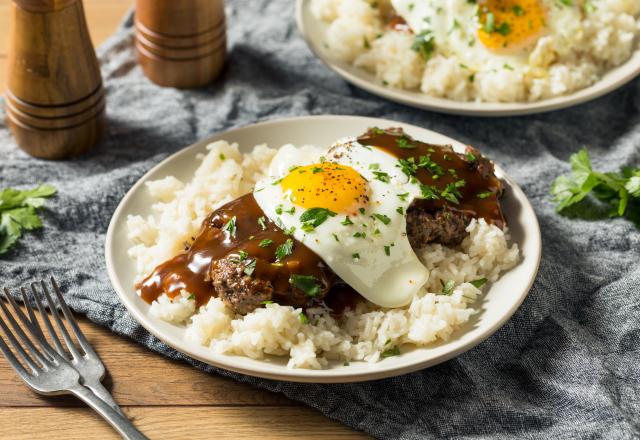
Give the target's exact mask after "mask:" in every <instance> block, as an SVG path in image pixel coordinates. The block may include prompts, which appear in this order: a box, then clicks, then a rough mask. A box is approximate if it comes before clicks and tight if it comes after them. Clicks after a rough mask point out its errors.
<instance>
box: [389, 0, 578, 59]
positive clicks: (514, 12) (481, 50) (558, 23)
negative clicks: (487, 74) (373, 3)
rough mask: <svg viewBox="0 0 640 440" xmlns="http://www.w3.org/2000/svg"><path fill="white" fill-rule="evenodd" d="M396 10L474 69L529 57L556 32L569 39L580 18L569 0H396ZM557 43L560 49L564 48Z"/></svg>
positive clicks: (417, 30)
mask: <svg viewBox="0 0 640 440" xmlns="http://www.w3.org/2000/svg"><path fill="white" fill-rule="evenodd" d="M391 3H392V5H393V8H394V10H395V12H396V13H397V14H398V15H399V16H400V17H402V18H403V19H404V20H405V21H406V22H407V25H408V26H409V28H410V29H411V30H412V31H413V33H415V34H416V35H424V36H425V37H426V38H432V39H433V42H434V43H435V45H436V46H437V48H438V50H439V52H440V53H442V54H444V55H445V56H456V57H457V58H458V59H459V60H460V64H461V65H462V66H464V67H468V68H470V69H471V70H476V71H480V70H487V69H501V68H506V69H509V68H512V67H517V66H522V65H527V64H528V63H529V56H530V55H531V52H532V51H533V50H534V49H535V47H536V43H537V42H538V40H539V39H540V38H542V37H543V36H545V35H553V36H554V37H555V41H556V45H557V46H560V49H561V46H562V45H563V42H567V43H566V44H569V43H568V42H569V41H570V37H571V35H572V33H575V32H579V31H580V30H579V29H578V28H577V26H579V25H578V24H579V23H580V19H581V12H580V8H579V5H578V2H573V1H569V0H392V1H391ZM560 49H559V50H560Z"/></svg>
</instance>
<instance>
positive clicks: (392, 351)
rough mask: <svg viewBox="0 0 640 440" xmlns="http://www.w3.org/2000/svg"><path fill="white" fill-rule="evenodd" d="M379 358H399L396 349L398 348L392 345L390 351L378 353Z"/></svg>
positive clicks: (398, 351)
mask: <svg viewBox="0 0 640 440" xmlns="http://www.w3.org/2000/svg"><path fill="white" fill-rule="evenodd" d="M380 356H382V357H383V358H388V357H391V356H400V349H399V348H398V346H396V345H394V346H393V347H391V348H390V349H388V350H385V351H383V352H382V353H380Z"/></svg>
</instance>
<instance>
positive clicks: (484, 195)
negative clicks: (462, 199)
mask: <svg viewBox="0 0 640 440" xmlns="http://www.w3.org/2000/svg"><path fill="white" fill-rule="evenodd" d="M492 194H493V193H492V192H491V191H482V192H480V193H478V194H476V197H477V198H479V199H486V198H489V197H491V195H492Z"/></svg>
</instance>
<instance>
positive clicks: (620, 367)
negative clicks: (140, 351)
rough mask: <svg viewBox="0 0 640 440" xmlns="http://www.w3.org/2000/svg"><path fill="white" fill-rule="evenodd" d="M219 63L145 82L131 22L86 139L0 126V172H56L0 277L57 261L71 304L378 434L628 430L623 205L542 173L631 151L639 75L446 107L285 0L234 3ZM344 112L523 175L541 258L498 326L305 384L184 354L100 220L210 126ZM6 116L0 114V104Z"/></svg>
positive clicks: (632, 325) (637, 243)
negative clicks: (560, 196)
mask: <svg viewBox="0 0 640 440" xmlns="http://www.w3.org/2000/svg"><path fill="white" fill-rule="evenodd" d="M227 14H228V23H229V35H228V36H229V47H230V57H229V66H228V69H227V70H226V71H225V73H224V74H223V76H222V77H221V78H220V79H219V80H218V81H216V82H215V83H214V84H212V85H211V86H209V87H207V88H203V89H200V90H192V91H180V90H175V89H170V88H160V87H157V86H155V85H154V84H152V83H151V82H150V81H148V80H147V79H146V78H145V77H144V76H143V74H142V71H141V70H140V68H139V67H138V66H137V65H136V62H135V56H134V52H133V45H132V34H133V32H132V20H131V17H128V18H127V19H126V20H125V22H124V23H123V26H122V27H121V28H120V29H119V30H118V31H117V33H116V35H115V36H113V37H112V38H111V39H110V40H108V41H107V42H106V43H105V44H104V45H103V46H102V47H101V48H100V49H99V50H98V55H99V59H100V62H101V64H102V74H103V77H104V82H105V87H106V92H107V103H108V107H107V112H108V128H107V132H106V136H105V137H104V140H103V142H102V143H101V144H100V145H99V146H98V147H97V148H95V149H94V150H93V151H92V152H91V153H89V154H87V155H85V156H83V157H81V158H78V159H75V160H69V161H60V162H49V161H42V160H37V159H34V158H31V157H29V156H27V155H26V154H25V153H23V152H22V151H21V150H19V149H18V148H17V147H16V145H15V143H14V141H13V139H12V138H11V136H10V134H9V131H8V130H7V128H6V126H5V125H0V187H7V186H13V187H21V188H23V187H31V186H33V185H34V184H36V183H39V182H46V183H49V184H52V185H54V186H55V187H56V188H58V190H59V194H58V196H57V197H56V198H53V199H51V200H49V201H48V202H47V205H46V208H45V209H44V210H43V211H42V213H43V218H44V223H45V227H44V229H42V230H41V231H38V232H37V233H35V234H27V235H26V236H25V237H24V238H23V239H22V240H21V241H20V242H19V244H18V245H17V246H16V247H15V248H14V249H13V250H12V251H11V252H10V253H9V254H8V255H6V256H4V257H2V258H1V259H0V286H1V285H7V286H11V287H14V286H18V285H20V284H22V283H25V282H27V281H29V280H32V279H36V278H42V277H43V276H44V275H45V274H54V275H55V276H56V277H57V278H58V279H60V280H64V284H65V285H73V286H74V287H73V288H71V289H65V291H66V296H67V298H68V301H69V303H70V305H71V307H72V308H73V309H74V310H76V311H77V312H79V313H84V314H86V315H87V316H88V317H89V319H91V320H92V321H95V322H97V323H99V324H101V325H104V326H106V327H108V328H110V329H111V330H112V331H114V332H115V333H118V334H122V335H127V336H129V337H130V338H132V339H134V340H136V341H137V342H138V343H140V344H143V345H145V346H147V347H149V348H150V349H152V350H154V351H157V352H159V353H162V354H163V355H165V356H168V357H171V358H174V359H181V360H184V361H186V362H189V363H191V364H193V365H194V366H196V367H197V368H200V369H202V370H204V371H208V372H212V373H216V374H222V375H225V376H230V377H233V378H235V379H237V380H240V381H243V382H247V383H250V384H252V385H254V386H258V387H261V388H265V389H268V390H271V391H274V392H280V393H284V394H285V395H287V396H288V397H290V398H291V399H294V400H297V401H300V402H304V403H306V404H308V405H310V406H312V407H314V408H317V409H318V410H320V411H322V413H324V414H326V415H327V416H329V417H332V418H334V419H336V420H339V421H341V422H343V423H345V424H346V425H348V426H351V427H353V428H356V429H360V430H363V431H366V432H368V433H370V434H372V435H373V436H375V437H378V438H385V439H417V438H442V437H449V438H491V439H516V438H517V439H521V438H607V439H629V438H637V437H638V436H640V367H639V364H640V351H639V350H640V264H639V262H640V232H639V231H638V230H636V229H635V228H634V227H633V225H632V224H631V223H630V222H627V221H625V220H622V219H612V220H600V219H597V218H594V219H592V220H588V221H587V220H580V219H577V218H576V219H569V218H566V217H562V216H559V215H558V214H556V213H555V212H554V208H553V205H552V203H551V201H550V197H549V186H550V183H551V182H552V181H553V179H554V178H555V177H556V176H557V175H558V174H560V173H565V172H567V171H568V169H569V167H568V164H567V160H568V157H569V155H570V154H571V153H572V152H575V151H577V150H578V149H579V148H580V147H582V146H583V145H584V146H587V147H588V148H589V150H590V152H591V154H592V156H593V157H594V164H595V166H596V167H597V168H601V169H606V170H617V168H618V167H619V166H621V165H636V166H638V165H640V153H639V150H640V148H639V147H640V111H639V110H640V93H639V92H640V90H639V89H640V81H638V80H635V81H633V82H632V83H631V84H629V85H627V86H625V87H623V88H621V89H620V90H618V91H616V92H613V93H611V94H609V95H608V96H606V97H604V98H601V99H598V100H596V101H594V102H591V103H588V104H585V105H581V106H578V107H575V108H572V109H569V110H563V111H559V112H555V113H550V114H542V115H535V116H529V117H519V118H502V119H483V118H469V117H459V116H446V115H440V114H436V113H430V112H426V111H421V110H416V109H412V108H409V107H405V106H402V105H397V104H394V103H391V102H387V101H385V100H383V99H381V98H378V97H376V96H373V95H370V94H367V93H365V92H363V91H361V90H358V89H356V88H354V87H352V86H350V85H349V84H347V83H346V82H344V81H343V80H342V79H340V78H339V77H338V76H337V75H336V74H334V73H333V72H331V71H330V70H328V69H327V68H326V67H325V66H324V65H323V64H322V63H321V62H320V61H319V60H318V59H316V58H315V57H314V56H313V55H312V54H311V52H310V50H309V49H308V48H307V46H306V44H305V43H304V41H303V40H302V38H301V36H300V35H299V33H298V32H297V30H296V27H295V23H294V5H293V2H291V1H290V0H256V1H252V2H251V5H250V6H249V5H248V4H241V2H230V4H229V5H228V7H227ZM330 113H334V114H344V113H349V114H354V115H366V116H376V117H383V118H389V119H394V120H398V121H403V122H408V123H413V124H417V125H420V126H424V127H426V128H429V129H431V130H435V131H438V132H441V133H444V134H446V135H448V136H451V137H453V138H456V139H459V140H461V141H463V142H468V143H470V144H473V145H474V146H476V147H477V148H479V149H480V150H481V151H482V152H483V153H486V154H487V155H488V156H489V157H491V158H493V159H495V160H496V162H498V163H499V164H500V165H502V166H503V167H504V169H505V170H506V171H507V172H508V173H509V174H510V175H511V176H512V177H513V178H514V179H515V180H516V181H517V182H518V183H519V184H520V185H521V186H522V188H523V189H524V191H525V193H526V194H527V196H528V197H529V198H530V200H531V202H532V203H533V206H534V208H535V210H536V213H537V215H538V218H539V220H540V226H541V229H542V237H543V256H542V263H541V266H540V273H539V275H538V277H537V280H536V282H535V284H534V286H533V288H532V290H531V292H530V293H529V295H528V297H527V299H526V300H525V302H524V304H523V305H522V306H521V307H520V309H519V310H518V311H517V312H516V313H515V315H514V316H513V318H512V319H511V320H509V322H507V324H505V325H504V327H502V328H501V329H500V330H499V331H498V332H497V333H496V334H494V335H493V336H491V337H490V338H489V339H488V340H487V341H485V342H483V343H482V344H480V345H479V346H478V347H476V348H474V349H472V350H470V351H469V352H467V353H465V354H463V355H462V356H459V357H457V358H455V359H453V360H451V361H448V362H446V363H443V364H441V365H438V366H436V367H433V368H429V369H426V370H423V371H419V372H417V373H413V374H409V375H405V376H401V377H396V378H392V379H386V380H379V381H375V382H370V383H358V384H345V385H314V384H295V383H286V382H277V381H270V380H263V379H256V378H252V377H248V376H242V375H238V374H234V373H229V372H226V371H221V370H218V369H215V368H212V367H210V366H207V365H204V364H202V363H200V362H197V361H194V360H191V359H188V358H187V357H185V356H183V355H182V354H180V353H178V352H176V351H175V350H173V349H171V348H169V347H167V346H165V345H163V344H162V343H160V342H159V341H158V340H157V339H155V338H154V337H152V336H150V335H149V334H148V333H147V332H146V331H145V330H144V329H143V328H142V327H141V326H140V325H138V324H137V323H136V322H135V321H134V320H133V319H132V318H131V317H130V316H129V315H128V313H127V311H126V310H125V308H124V307H123V306H122V305H121V304H120V303H119V301H118V298H117V296H116V294H115V292H114V290H113V289H112V287H111V285H110V283H109V280H108V277H107V273H106V270H105V262H104V257H103V243H104V237H105V232H106V230H107V225H108V223H109V219H110V218H111V215H112V214H113V212H114V210H115V208H116V206H117V204H118V202H119V201H120V200H121V198H122V197H123V196H124V194H125V193H126V191H127V190H128V189H129V188H130V187H131V186H132V185H133V183H134V182H135V181H136V180H137V179H138V178H140V176H142V174H143V173H144V172H146V171H147V170H148V169H149V168H151V167H152V166H153V165H155V164H157V163H158V162H159V161H160V160H162V159H164V158H165V157H167V156H168V155H169V154H171V153H173V152H175V151H176V150H178V149H180V148H182V147H184V146H187V145H189V144H191V143H193V142H195V141H197V140H200V139H203V138H206V137H207V136H209V135H211V134H213V133H216V132H220V131H222V130H225V129H228V128H231V127H236V126H240V125H245V124H249V123H253V122H255V121H259V120H264V119H275V118H280V117H286V116H298V115H304V114H330ZM0 116H4V114H2V115H0ZM3 119H4V118H3Z"/></svg>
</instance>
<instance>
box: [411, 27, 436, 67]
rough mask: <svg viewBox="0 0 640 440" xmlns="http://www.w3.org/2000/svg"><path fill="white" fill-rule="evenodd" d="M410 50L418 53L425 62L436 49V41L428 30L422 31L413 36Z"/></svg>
mask: <svg viewBox="0 0 640 440" xmlns="http://www.w3.org/2000/svg"><path fill="white" fill-rule="evenodd" d="M411 49H412V50H414V51H415V52H418V53H419V54H420V56H422V58H423V59H424V60H425V61H427V60H429V58H431V56H432V55H433V51H434V50H435V49H436V40H435V37H434V36H433V34H432V32H431V31H430V30H428V29H427V30H424V31H422V32H420V33H419V34H418V35H416V36H415V38H414V39H413V44H412V45H411Z"/></svg>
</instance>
